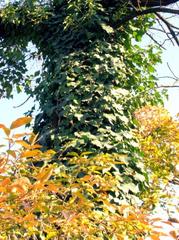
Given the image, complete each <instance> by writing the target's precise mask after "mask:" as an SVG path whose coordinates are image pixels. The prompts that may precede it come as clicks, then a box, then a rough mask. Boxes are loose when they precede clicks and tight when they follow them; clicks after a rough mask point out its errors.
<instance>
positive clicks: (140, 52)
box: [1, 0, 162, 154]
mask: <svg viewBox="0 0 179 240" xmlns="http://www.w3.org/2000/svg"><path fill="white" fill-rule="evenodd" d="M29 2H32V5H29ZM39 8H40V9H44V14H41V13H39V14H38V13H37V12H38V9H39ZM127 11H130V9H128V8H127V6H126V5H125V4H124V5H122V6H121V5H120V6H119V5H118V4H116V3H115V4H114V5H113V6H110V4H109V5H108V4H106V2H105V1H96V0H89V1H81V0H80V1H76V0H73V1H46V2H44V4H42V3H41V2H40V1H24V2H23V3H20V2H18V1H17V3H16V4H15V5H13V4H9V5H8V6H6V7H4V8H3V9H2V14H1V17H2V19H3V21H4V22H5V23H6V25H7V26H9V25H8V24H12V19H14V21H15V22H18V23H13V24H16V27H15V28H12V29H11V32H9V31H7V32H8V34H9V35H6V36H4V38H3V39H4V40H3V41H4V44H5V45H7V46H10V45H12V46H14V45H15V47H17V46H20V41H21V42H23V44H24V46H26V47H27V44H28V42H29V41H32V43H33V44H34V45H35V46H36V48H37V53H36V55H41V56H42V58H43V67H42V71H41V72H38V73H35V75H34V78H33V79H32V82H31V80H30V79H29V78H28V79H27V78H25V79H26V80H25V79H24V80H23V78H21V80H20V81H19V83H18V82H17V81H16V80H15V79H16V78H14V79H13V81H12V80H11V78H10V80H11V82H10V84H9V83H8V81H7V79H8V74H9V75H10V76H11V73H9V71H10V70H9V71H8V72H7V73H6V74H3V75H2V78H3V79H2V80H1V85H2V89H3V91H5V90H6V91H8V93H7V95H8V96H9V95H10V94H11V91H12V86H15V85H16V86H17V88H18V89H19V88H20V87H19V86H21V88H22V87H23V88H24V89H25V91H26V92H27V93H28V94H31V95H32V96H34V97H35V98H36V100H37V101H38V102H39V104H40V113H39V114H38V115H37V117H36V121H35V126H34V131H35V132H38V133H39V134H40V143H41V144H42V145H43V146H44V147H45V146H46V147H47V148H51V147H52V148H55V149H56V150H58V151H59V150H60V151H63V150H64V149H61V146H64V147H65V149H66V150H67V151H71V150H72V149H73V150H74V151H78V152H80V151H98V152H108V153H111V152H117V153H127V154H130V153H131V152H133V151H134V152H135V147H136V143H135V140H134V139H132V137H131V130H132V129H133V128H134V122H133V116H132V113H133V112H134V111H135V110H136V109H137V108H140V107H141V106H143V105H146V104H156V103H158V102H162V97H161V94H159V93H158V91H157V89H156V78H155V77H154V72H155V65H156V64H157V63H158V62H160V51H159V50H158V49H157V48H155V47H154V46H149V47H147V48H145V49H144V48H141V47H139V45H138V44H137V41H141V39H142V37H143V35H144V34H145V33H146V31H147V30H148V29H149V28H150V27H151V26H152V25H153V24H154V22H155V20H154V17H153V16H152V15H149V16H147V17H146V16H144V17H141V18H138V19H135V20H133V21H131V22H129V23H127V24H126V25H125V26H121V28H118V27H116V23H117V22H118V20H119V19H120V17H122V16H123V15H124V14H125V13H126V12H127ZM13 14H15V16H14V15H13ZM11 15H13V17H12V16H11ZM40 16H41V17H40ZM16 18H17V20H16ZM37 18H38V20H37ZM29 19H31V20H30V21H29ZM144 23H145V24H144ZM13 26H14V25H13ZM18 28H19V31H17V30H16V29H18ZM14 36H15V37H14ZM12 38H13V42H12V41H11V42H9V41H10V40H9V39H12ZM16 39H17V40H16ZM19 39H20V40H19ZM14 40H16V41H14ZM20 49H21V48H20ZM26 52H27V50H24V51H23V49H21V53H22V54H23V56H24V54H25V55H26V54H27V53H26ZM8 56H9V54H8ZM33 56H34V55H33V54H32V58H33ZM21 58H22V59H23V57H21ZM23 63H24V60H23V61H22V63H21V64H20V65H19V64H18V66H19V68H20V67H21V66H22V67H21V70H20V71H21V73H22V72H23V71H22V68H23ZM141 63H142V64H141ZM4 64H5V63H4ZM17 70H18V69H17ZM15 74H16V73H15V72H14V75H15ZM34 82H35V89H34V87H32V86H34ZM11 83H12V84H11ZM9 85H11V86H9ZM133 149H134V150H133Z"/></svg>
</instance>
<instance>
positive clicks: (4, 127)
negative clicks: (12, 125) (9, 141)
mask: <svg viewBox="0 0 179 240" xmlns="http://www.w3.org/2000/svg"><path fill="white" fill-rule="evenodd" d="M0 128H2V129H3V131H4V133H5V134H6V135H7V136H9V135H10V129H9V128H7V127H6V126H5V125H4V124H0Z"/></svg>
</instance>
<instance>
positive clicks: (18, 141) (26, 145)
mask: <svg viewBox="0 0 179 240" xmlns="http://www.w3.org/2000/svg"><path fill="white" fill-rule="evenodd" d="M15 142H16V143H17V144H20V145H21V146H22V147H24V148H27V149H29V148H31V146H30V145H29V144H28V143H27V142H25V141H23V140H16V141H15Z"/></svg>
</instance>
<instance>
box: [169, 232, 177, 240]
mask: <svg viewBox="0 0 179 240" xmlns="http://www.w3.org/2000/svg"><path fill="white" fill-rule="evenodd" d="M170 235H171V236H172V237H173V238H174V239H177V233H176V231H170Z"/></svg>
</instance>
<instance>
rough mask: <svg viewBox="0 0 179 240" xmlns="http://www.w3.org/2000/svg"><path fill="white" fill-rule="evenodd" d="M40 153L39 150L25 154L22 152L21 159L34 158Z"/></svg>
mask: <svg viewBox="0 0 179 240" xmlns="http://www.w3.org/2000/svg"><path fill="white" fill-rule="evenodd" d="M40 153H41V151H39V150H32V151H25V152H22V154H21V157H26V158H28V157H35V156H37V155H38V154H40Z"/></svg>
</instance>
